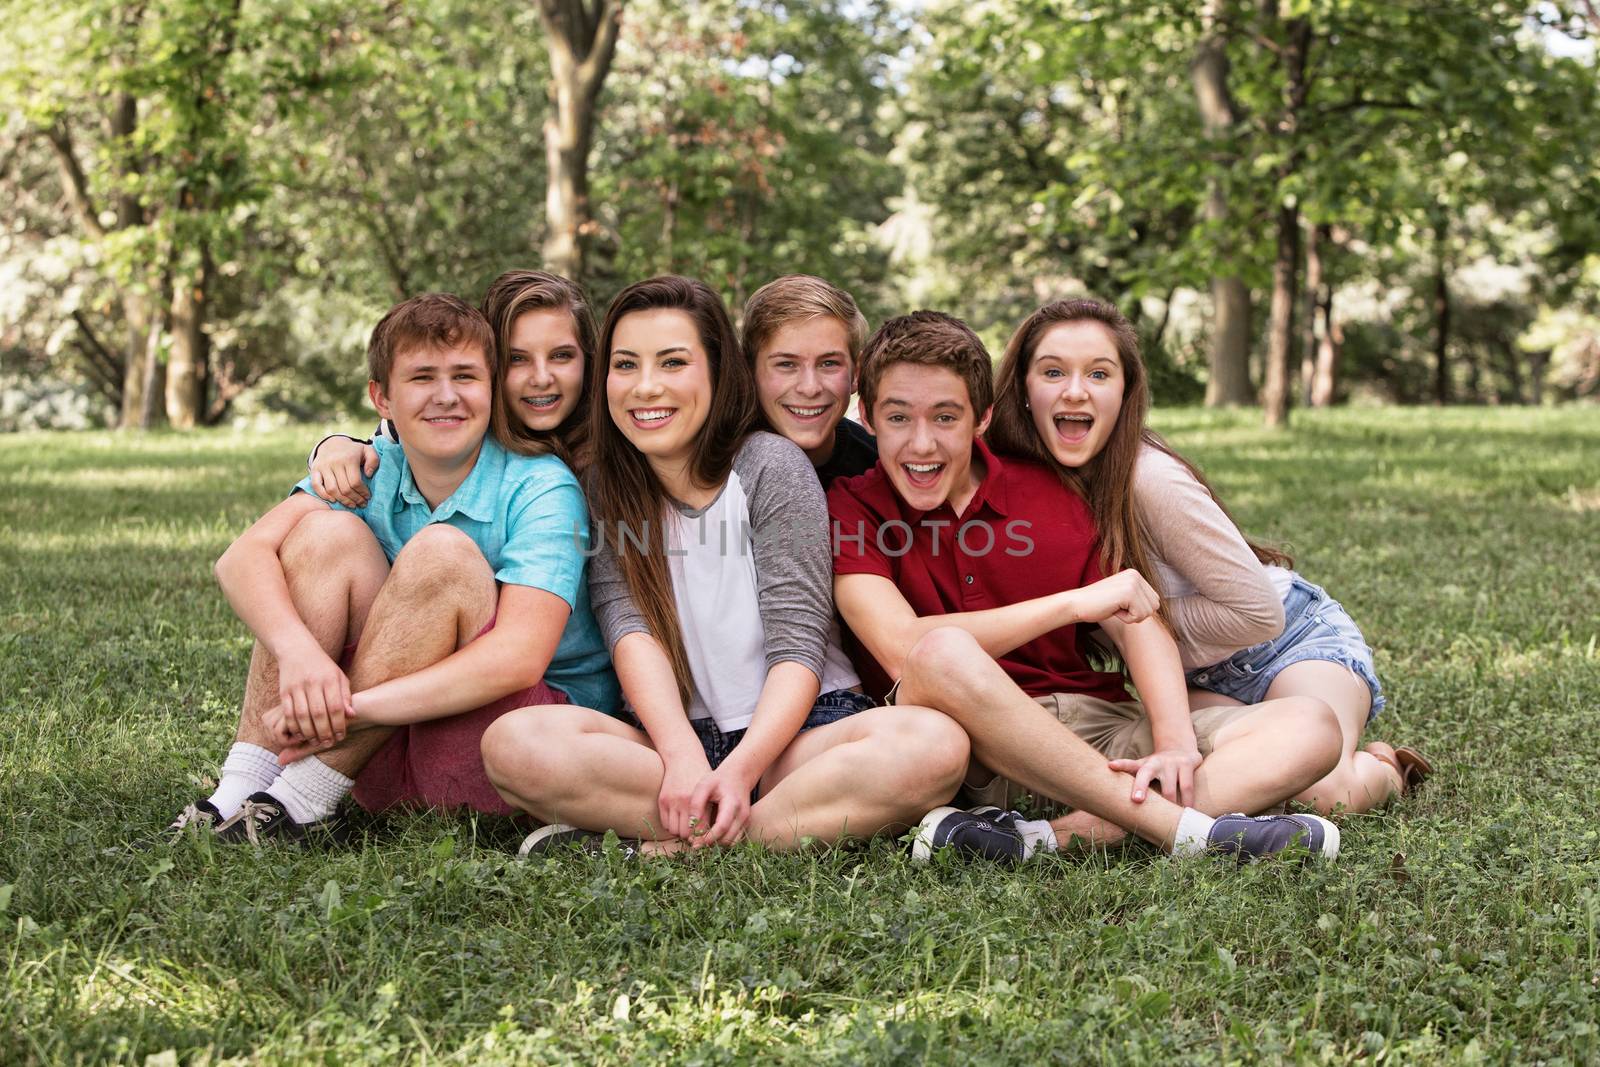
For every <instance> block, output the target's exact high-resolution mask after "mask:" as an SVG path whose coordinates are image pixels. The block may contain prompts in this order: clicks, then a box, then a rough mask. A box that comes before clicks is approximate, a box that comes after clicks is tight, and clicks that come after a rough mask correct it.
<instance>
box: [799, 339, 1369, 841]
mask: <svg viewBox="0 0 1600 1067" xmlns="http://www.w3.org/2000/svg"><path fill="white" fill-rule="evenodd" d="M860 389H861V412H862V416H863V419H864V421H866V423H867V424H868V426H869V427H870V428H871V429H872V431H873V432H874V433H875V434H876V435H877V439H878V448H879V462H878V465H877V466H876V467H874V468H873V469H872V470H871V471H869V472H868V473H866V474H863V475H860V476H858V477H855V478H850V479H842V480H840V481H839V482H836V483H835V484H834V486H833V488H832V489H831V490H830V491H829V493H828V508H829V512H830V515H831V518H832V521H833V527H834V529H833V538H834V561H835V562H834V570H835V577H834V593H835V596H836V598H837V602H838V608H839V611H840V612H841V613H842V614H843V616H844V619H845V622H846V623H848V624H849V626H850V629H851V630H852V632H853V633H854V635H855V637H856V638H857V639H858V640H859V642H860V645H861V646H863V647H862V648H861V649H858V652H860V653H861V654H860V655H859V656H858V658H859V659H860V660H862V661H863V662H862V664H861V665H862V666H871V664H870V663H869V662H867V661H871V660H875V661H876V665H877V666H879V667H880V668H881V669H882V672H883V676H884V677H883V680H884V681H888V680H894V681H895V683H896V687H895V692H894V698H895V699H898V700H902V701H905V702H907V703H912V704H921V705H926V706H929V707H934V708H937V709H939V710H940V711H943V712H945V713H946V714H947V715H949V716H950V717H952V718H954V719H955V720H956V721H957V722H959V723H961V725H962V726H963V728H965V729H966V731H967V733H968V735H969V736H970V737H971V739H972V752H973V767H972V769H971V772H970V773H969V775H968V778H967V783H968V786H967V793H968V794H969V796H974V795H975V797H976V798H977V799H978V800H980V801H999V802H1000V803H1001V804H1005V803H1007V802H1009V801H1010V800H1011V799H1013V798H1014V797H1015V796H1016V795H1019V794H1020V792H1021V791H1024V790H1025V791H1028V792H1032V793H1035V794H1037V795H1040V796H1042V797H1046V798H1048V799H1050V800H1052V801H1056V802H1058V803H1061V804H1065V805H1069V806H1070V807H1072V808H1073V809H1077V810H1074V811H1073V812H1071V813H1070V814H1069V815H1066V816H1064V817H1062V818H1059V819H1057V820H1055V822H1054V823H1051V822H1049V821H1046V820H1043V819H1039V820H1033V821H1028V820H1023V819H1022V818H1021V817H1020V816H1018V815H1017V814H1016V813H1015V812H1007V811H1003V810H1002V809H1001V808H999V807H990V806H984V807H980V808H976V809H974V810H973V811H961V810H958V809H955V808H938V809H935V810H934V811H933V812H930V813H929V815H928V817H927V818H926V819H924V820H923V824H922V826H921V828H920V830H919V832H918V838H917V842H916V845H915V846H914V854H915V855H917V856H918V858H926V857H927V856H928V855H929V854H930V853H931V851H932V850H933V849H935V848H938V847H941V846H943V845H947V844H948V845H952V846H954V847H956V848H957V849H958V850H959V851H962V852H965V853H968V854H973V855H980V856H985V857H988V858H992V859H997V860H1001V861H1006V862H1016V861H1019V860H1022V859H1026V858H1028V857H1029V856H1032V855H1036V854H1038V853H1039V852H1045V851H1054V850H1056V849H1057V848H1058V847H1060V846H1061V845H1066V844H1070V842H1071V841H1072V839H1073V838H1074V837H1079V838H1085V839H1089V840H1093V841H1100V842H1106V841H1109V840H1114V839H1115V838H1118V837H1120V836H1122V835H1123V833H1124V832H1125V831H1126V832H1132V833H1135V834H1137V835H1138V836H1140V837H1142V838H1144V839H1145V840H1147V841H1150V842H1152V843H1153V844H1156V845H1158V846H1160V847H1161V848H1163V849H1165V850H1167V851H1170V852H1172V853H1174V854H1176V855H1193V854H1198V853H1201V852H1205V851H1208V850H1217V851H1225V852H1233V853H1237V854H1239V855H1240V856H1241V857H1255V856H1261V855H1265V854H1268V853H1272V852H1277V851H1279V850H1281V849H1283V848H1285V847H1287V846H1289V845H1291V844H1294V843H1296V842H1299V843H1300V844H1302V845H1304V846H1305V847H1306V848H1307V850H1308V851H1309V852H1310V853H1311V854H1313V855H1322V856H1325V857H1327V858H1330V859H1331V858H1333V857H1334V856H1336V855H1337V854H1338V850H1339V832H1338V830H1337V828H1336V827H1334V825H1333V824H1332V823H1330V822H1328V821H1327V820H1325V819H1321V818H1318V817H1317V816H1314V815H1292V816H1291V815H1277V816H1263V817H1259V818H1254V819H1252V818H1248V817H1245V816H1242V815H1225V814H1223V813H1225V812H1236V811H1261V810H1264V809H1268V808H1272V807H1274V806H1276V805H1278V804H1281V803H1282V802H1283V801H1284V800H1285V799H1286V798H1288V797H1291V796H1293V795H1295V794H1296V793H1298V792H1299V791H1300V790H1302V789H1304V788H1306V787H1307V786H1309V785H1310V784H1311V783H1313V782H1315V781H1317V780H1318V779H1319V778H1321V776H1322V775H1324V774H1326V773H1327V772H1328V770H1330V769H1331V768H1332V767H1333V765H1334V763H1335V762H1337V760H1338V757H1339V744H1340V734H1339V726H1338V722H1337V720H1336V719H1335V718H1334V716H1333V712H1332V711H1331V709H1329V708H1328V707H1327V705H1326V704H1324V703H1322V702H1321V701H1318V700H1313V699H1291V700H1278V701H1270V702H1268V703H1266V704H1261V705H1256V706H1253V707H1212V708H1206V709H1204V710H1202V711H1198V712H1194V713H1191V712H1190V711H1189V702H1188V698H1187V693H1186V688H1185V684H1184V679H1183V671H1182V668H1181V665H1180V663H1179V658H1178V650H1177V647H1176V645H1175V644H1174V642H1173V639H1172V636H1171V634H1170V633H1169V632H1168V631H1167V629H1166V626H1165V624H1164V623H1163V622H1162V621H1161V619H1160V617H1159V615H1158V614H1157V611H1158V607H1159V598H1158V597H1157V595H1156V593H1155V591H1154V590H1153V589H1152V588H1151V587H1150V585H1149V583H1148V582H1146V581H1145V580H1144V579H1143V578H1142V577H1141V576H1140V575H1139V574H1138V572H1137V571H1133V570H1127V571H1123V572H1122V573H1120V574H1115V575H1111V576H1109V577H1106V576H1104V575H1102V574H1101V572H1100V567H1099V541H1098V537H1097V535H1096V532H1095V529H1094V525H1093V522H1092V520H1091V517H1090V513H1089V509H1088V507H1087V506H1086V505H1085V504H1084V502H1083V501H1082V500H1081V499H1080V498H1079V497H1078V496H1077V495H1076V494H1075V493H1073V492H1071V491H1070V490H1068V489H1067V488H1066V487H1065V486H1063V485H1062V483H1061V482H1060V481H1059V480H1058V478H1057V476H1056V475H1055V474H1054V473H1053V472H1052V471H1050V470H1049V469H1047V468H1045V467H1043V466H1040V465H1037V464H1034V463H1032V462H1030V461H1028V460H1024V459H1017V458H1011V457H1006V458H1004V459H1001V458H998V457H996V456H995V455H994V454H993V453H991V452H990V451H989V450H988V448H987V447H986V446H985V445H984V443H983V442H982V440H981V439H979V437H978V435H979V434H981V433H982V432H983V430H984V428H985V427H986V426H987V424H988V420H989V411H990V405H991V403H992V401H993V391H994V385H993V371H992V363H991V361H990V358H989V354H988V352H987V351H985V349H984V347H983V343H982V342H981V341H979V340H978V338H977V336H976V335H975V334H973V332H972V331H971V330H970V329H968V328H967V326H966V325H965V324H964V323H962V322H961V321H960V320H959V319H955V318H952V317H950V316H948V315H943V314H940V313H938V312H931V311H919V312H916V313H914V314H911V315H906V316H902V317H900V318H897V319H892V320H890V321H889V322H886V323H884V325H883V326H882V327H881V328H880V329H879V330H878V332H877V333H876V334H874V335H873V337H872V338H871V340H869V341H868V343H867V347H866V350H865V351H864V352H863V354H862V365H861V386H860ZM1094 624H1098V625H1099V626H1100V628H1101V629H1102V630H1104V631H1105V633H1106V634H1107V635H1108V636H1109V637H1110V638H1111V640H1112V641H1113V642H1114V643H1115V644H1116V646H1117V647H1118V649H1119V651H1120V652H1121V653H1122V657H1123V659H1124V661H1125V662H1126V663H1127V665H1128V670H1129V673H1130V674H1131V675H1132V679H1133V682H1134V685H1135V686H1136V687H1137V689H1138V691H1139V694H1140V698H1141V700H1140V701H1136V700H1133V699H1132V698H1131V697H1130V695H1129V693H1128V691H1127V688H1126V686H1125V684H1124V682H1123V678H1122V676H1121V675H1120V674H1116V673H1109V672H1106V671H1102V670H1097V669H1096V668H1095V667H1094V666H1093V665H1092V663H1091V659H1092V646H1091V644H1090V643H1089V634H1088V631H1089V629H1090V627H1091V626H1092V625H1094ZM1141 701H1142V702H1141ZM1152 784H1156V785H1158V786H1159V788H1158V789H1151V788H1149V787H1150V786H1151V785H1152ZM1208 813H1209V814H1208Z"/></svg>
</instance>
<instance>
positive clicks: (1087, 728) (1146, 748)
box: [955, 693, 1257, 810]
mask: <svg viewBox="0 0 1600 1067" xmlns="http://www.w3.org/2000/svg"><path fill="white" fill-rule="evenodd" d="M1034 700H1036V701H1038V703H1039V704H1040V705H1041V706H1043V707H1044V708H1045V709H1046V710H1047V711H1049V712H1051V713H1052V714H1054V715H1055V717H1056V721H1058V722H1060V723H1062V724H1064V725H1065V726H1066V727H1067V728H1068V729H1070V730H1071V731H1072V732H1073V733H1075V734H1077V735H1078V736H1079V737H1081V738H1083V740H1084V741H1086V742H1088V744H1089V746H1090V747H1091V748H1093V749H1095V750H1096V751H1097V752H1099V753H1101V754H1102V755H1104V756H1105V757H1106V759H1108V760H1113V759H1142V758H1143V757H1145V756H1148V755H1150V754H1151V753H1152V752H1154V751H1155V741H1154V739H1153V738H1152V736H1151V733H1150V716H1149V715H1148V714H1146V712H1145V710H1144V705H1143V704H1141V703H1139V702H1138V701H1137V700H1124V701H1121V702H1118V703H1112V702H1111V701H1109V700H1101V699H1100V698H1099V697H1091V696H1085V695H1083V694H1082V693H1052V694H1051V695H1050V696H1043V697H1034ZM1256 710H1257V709H1256V708H1253V707H1214V708H1201V709H1200V710H1199V711H1196V712H1194V713H1192V714H1191V715H1190V721H1191V722H1193V723H1194V739H1195V743H1196V744H1197V745H1198V746H1199V748H1200V756H1201V758H1202V759H1203V758H1205V757H1206V756H1209V755H1211V748H1212V744H1213V743H1214V742H1215V740H1216V737H1217V735H1218V734H1219V733H1221V732H1222V728H1223V727H1224V726H1227V725H1228V724H1229V723H1231V722H1235V721H1237V720H1239V719H1242V718H1244V717H1245V716H1247V715H1250V714H1253V713H1254V712H1255V711H1256ZM987 772H988V769H987V768H986V767H983V766H982V765H980V764H978V763H976V762H974V763H973V765H972V773H971V774H969V778H968V783H967V784H964V785H962V787H961V791H960V792H959V793H957V794H956V801H955V803H956V804H957V806H959V807H964V808H975V807H978V806H979V805H983V804H993V805H994V806H995V807H998V808H1005V809H1007V810H1009V809H1011V808H1014V807H1016V806H1017V802H1018V801H1019V800H1021V799H1022V798H1023V797H1025V796H1028V795H1029V792H1028V790H1027V789H1024V788H1023V787H1022V786H1020V785H1018V784H1017V783H1015V782H1013V781H1011V780H1010V779H1009V778H1002V777H1000V776H999V775H994V776H993V777H991V778H990V779H989V781H988V782H986V783H984V784H982V785H977V786H975V785H972V784H970V783H971V779H972V778H974V777H981V776H982V775H983V774H984V773H987ZM1039 799H1047V798H1039ZM1045 806H1046V808H1048V807H1049V805H1048V804H1047V805H1045ZM1055 807H1056V809H1057V810H1060V807H1061V806H1060V805H1059V804H1058V805H1056V806H1055Z"/></svg>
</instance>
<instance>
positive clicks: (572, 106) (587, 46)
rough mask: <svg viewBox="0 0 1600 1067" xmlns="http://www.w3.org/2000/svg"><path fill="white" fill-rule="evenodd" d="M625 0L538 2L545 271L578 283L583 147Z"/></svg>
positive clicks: (586, 228)
mask: <svg viewBox="0 0 1600 1067" xmlns="http://www.w3.org/2000/svg"><path fill="white" fill-rule="evenodd" d="M623 3H624V0H539V17H540V20H541V21H542V22H543V23H544V29H545V41H546V45H547V47H548V49H549V53H550V85H549V94H550V104H551V111H550V115H549V117H547V118H546V119H545V123H544V143H545V163H546V169H547V182H548V184H547V186H546V190H545V224H546V233H545V240H544V265H545V269H546V270H549V271H552V272H553V273H556V274H561V275H565V276H566V277H568V278H570V279H572V280H573V281H577V282H581V281H582V280H583V272H584V252H585V245H586V243H587V239H588V238H589V237H590V236H591V231H592V229H593V222H592V220H591V217H590V213H589V148H590V145H591V144H592V143H593V140H594V125H595V102H596V100H597V99H598V97H599V95H600V87H601V86H602V85H603V84H604V83H605V78H606V74H607V73H609V71H610V69H611V58H612V56H613V55H614V54H615V52H616V45H617V30H618V28H619V26H620V24H621V21H622V7H623Z"/></svg>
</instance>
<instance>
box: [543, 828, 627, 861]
mask: <svg viewBox="0 0 1600 1067" xmlns="http://www.w3.org/2000/svg"><path fill="white" fill-rule="evenodd" d="M605 842H606V835H605V834H602V833H596V832H595V831H594V830H580V829H578V828H577V827H576V826H568V825H567V824H566V823H564V822H553V823H550V824H549V825H548V826H541V827H539V828H538V829H537V830H535V831H534V832H533V833H531V834H529V835H528V836H527V837H525V838H523V839H522V847H521V848H519V849H517V858H518V859H527V858H528V857H529V856H542V855H546V854H548V853H551V852H559V851H563V850H571V851H576V852H582V853H584V854H585V855H589V856H602V855H604V854H605ZM617 851H618V852H619V853H620V854H621V856H622V858H623V859H625V860H631V859H633V858H634V857H636V856H638V855H639V847H638V845H637V844H636V843H634V842H632V841H627V840H623V839H620V838H619V839H618V843H617Z"/></svg>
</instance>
